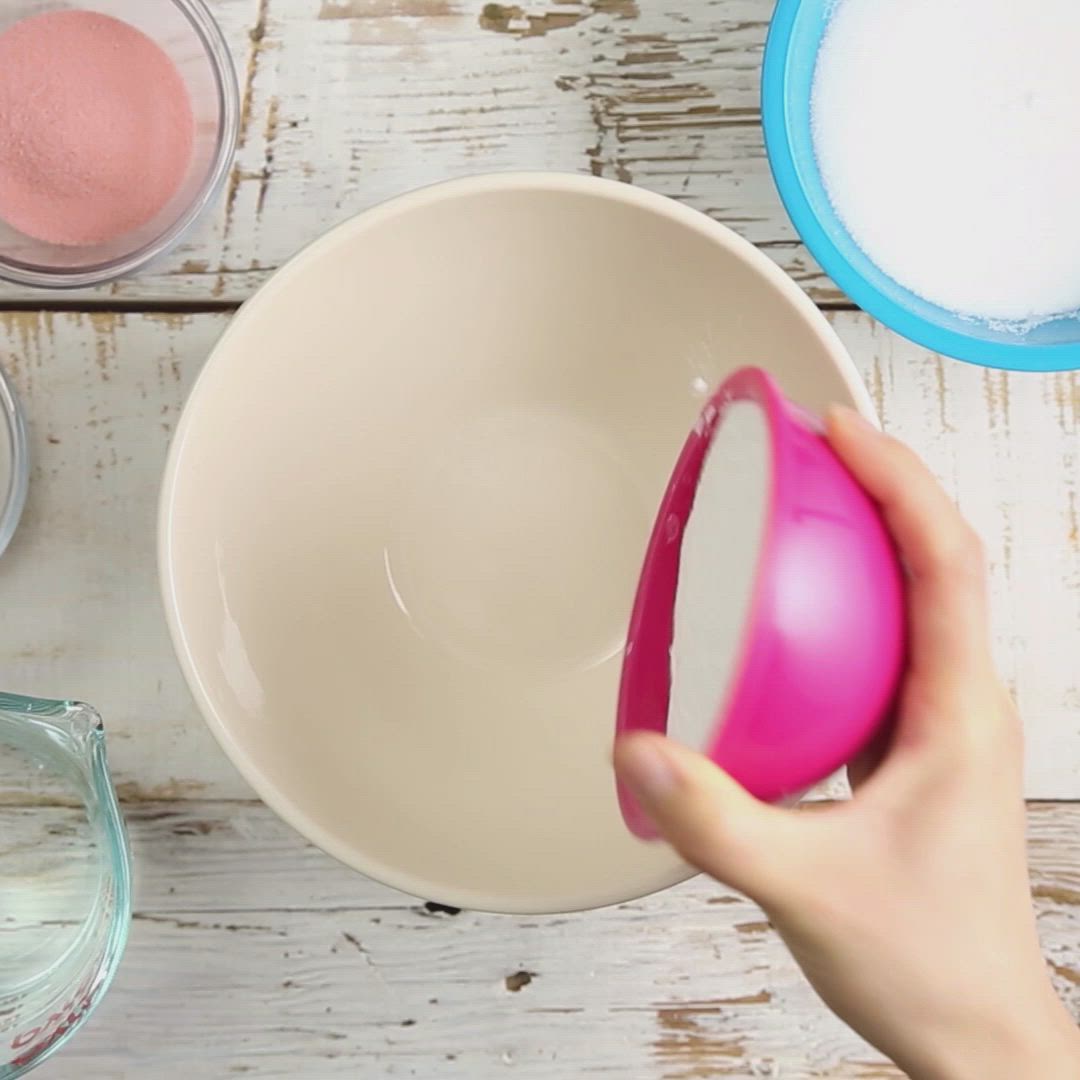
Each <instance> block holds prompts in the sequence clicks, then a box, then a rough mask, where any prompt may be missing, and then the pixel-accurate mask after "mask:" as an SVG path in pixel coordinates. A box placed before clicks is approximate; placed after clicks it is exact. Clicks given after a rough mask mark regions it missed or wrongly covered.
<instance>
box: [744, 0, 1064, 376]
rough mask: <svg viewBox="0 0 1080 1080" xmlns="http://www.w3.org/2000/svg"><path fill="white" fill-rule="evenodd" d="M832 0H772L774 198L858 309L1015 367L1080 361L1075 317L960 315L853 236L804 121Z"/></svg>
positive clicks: (901, 329) (930, 341)
mask: <svg viewBox="0 0 1080 1080" xmlns="http://www.w3.org/2000/svg"><path fill="white" fill-rule="evenodd" d="M835 8H836V0H779V3H778V4H777V5H776V11H775V13H774V15H773V19H772V24H771V26H770V28H769V37H768V41H767V43H766V46H765V60H764V67H763V72H762V102H761V110H762V122H763V124H764V127H765V146H766V150H767V152H768V157H769V165H770V167H771V168H772V173H773V178H774V179H775V181H776V186H777V188H778V190H779V192H780V198H781V199H782V200H783V202H784V206H785V207H786V209H787V212H788V215H789V216H790V217H791V220H792V223H793V224H794V226H795V229H796V231H797V232H798V234H799V235H800V236H801V237H802V239H803V242H804V243H805V244H806V246H807V247H808V248H809V249H810V253H811V254H812V255H813V256H814V258H815V259H817V261H818V262H819V263H820V264H821V266H822V267H823V268H824V270H825V272H826V273H827V274H828V275H829V276H830V277H831V278H832V279H833V281H835V282H836V284H837V285H839V286H840V288H841V289H843V290H844V292H846V293H847V294H848V296H850V297H851V299H852V300H854V301H855V303H856V304H858V305H859V307H861V308H863V309H864V310H865V311H868V312H869V313H870V314H871V315H873V316H874V317H875V318H877V319H879V320H880V321H881V322H883V323H885V325H886V326H889V327H890V328H892V329H893V330H895V331H896V332H897V333H899V334H903V335H904V337H906V338H909V339H910V340H912V341H914V342H916V343H917V344H919V345H922V346H924V347H925V348H928V349H931V350H933V351H934V352H938V353H943V354H944V355H946V356H951V357H954V358H955V359H958V360H967V361H969V362H971V363H975V364H981V365H983V366H984V367H994V368H1007V369H1011V370H1014V371H1066V370H1073V369H1076V368H1080V315H1069V316H1064V317H1061V318H1057V319H1053V320H1051V321H1049V322H1045V323H1042V324H1041V325H1039V326H1036V327H1034V328H1032V329H1030V330H1026V331H1018V330H1016V329H1013V328H1011V327H998V326H995V325H993V324H991V323H987V322H983V321H981V320H975V319H969V318H964V317H962V316H960V315H957V314H955V313H954V312H951V311H948V310H946V309H945V308H942V307H939V306H938V305H936V304H932V303H930V302H929V301H927V300H923V299H922V298H921V297H919V296H916V295H915V293H913V292H911V291H910V290H908V289H905V288H904V287H903V286H902V285H900V284H898V283H897V282H896V281H894V280H893V279H892V278H891V277H889V276H888V275H887V274H885V273H884V272H883V271H882V270H880V269H879V268H878V267H877V266H876V265H875V264H874V263H873V262H872V261H871V260H870V259H869V258H867V256H866V255H865V254H864V253H863V252H862V250H861V249H860V248H859V247H858V245H857V244H856V243H855V241H854V240H853V239H852V238H851V236H850V235H849V233H848V231H847V229H846V228H845V227H844V225H843V224H842V222H841V221H840V219H839V217H838V216H837V214H836V211H835V210H833V207H832V204H831V203H830V201H829V197H828V194H827V193H826V191H825V185H824V183H823V182H822V179H821V174H820V173H819V171H818V166H817V159H816V157H815V154H814V147H813V140H812V135H811V128H810V94H811V87H812V85H813V80H814V70H815V67H816V64H817V55H818V50H819V48H820V47H821V41H822V38H823V36H824V34H825V29H826V27H827V26H828V23H829V19H830V18H831V17H832V13H833V11H834V10H835ZM988 227H990V228H992V227H993V226H992V223H991V224H989V225H988Z"/></svg>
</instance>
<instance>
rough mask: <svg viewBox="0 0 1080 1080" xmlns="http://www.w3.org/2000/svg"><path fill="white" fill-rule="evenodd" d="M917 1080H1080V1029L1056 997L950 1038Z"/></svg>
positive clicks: (914, 1078)
mask: <svg viewBox="0 0 1080 1080" xmlns="http://www.w3.org/2000/svg"><path fill="white" fill-rule="evenodd" d="M910 1076H911V1077H912V1080H1028V1078H1035V1077H1038V1080H1080V1029H1078V1028H1077V1026H1076V1023H1075V1022H1074V1021H1073V1019H1072V1017H1071V1016H1070V1015H1069V1013H1068V1012H1067V1011H1066V1009H1065V1007H1064V1006H1063V1005H1062V1004H1061V1003H1060V1001H1059V1000H1058V999H1057V997H1056V996H1054V997H1053V1000H1052V1002H1050V1003H1047V1004H1046V1006H1045V1007H1044V1008H1043V1009H1042V1010H1040V1011H1036V1012H1032V1011H1030V1010H1029V1011H1027V1012H1026V1013H1024V1014H1020V1013H1016V1014H1013V1015H1011V1016H1009V1017H1008V1018H1007V1019H1006V1020H1004V1021H1003V1022H999V1023H996V1024H987V1025H985V1027H983V1028H982V1029H978V1028H972V1030H970V1031H969V1032H967V1033H965V1034H962V1035H959V1036H958V1037H956V1038H953V1039H950V1040H949V1041H948V1045H947V1046H943V1047H941V1048H940V1049H939V1051H938V1052H937V1053H936V1054H934V1060H933V1062H932V1063H931V1064H930V1065H929V1066H928V1067H927V1068H924V1069H915V1070H912V1071H911V1072H910Z"/></svg>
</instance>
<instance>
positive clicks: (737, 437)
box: [667, 401, 772, 749]
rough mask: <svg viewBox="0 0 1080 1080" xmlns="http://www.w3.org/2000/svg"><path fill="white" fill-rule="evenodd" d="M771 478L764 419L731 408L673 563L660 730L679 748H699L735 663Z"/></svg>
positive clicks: (751, 408)
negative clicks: (667, 690) (666, 689)
mask: <svg viewBox="0 0 1080 1080" xmlns="http://www.w3.org/2000/svg"><path fill="white" fill-rule="evenodd" d="M771 473H772V446H771V442H770V438H769V427H768V422H767V420H766V418H765V416H764V414H763V413H762V411H761V409H760V407H759V406H757V405H755V404H753V403H751V402H746V401H737V402H734V403H733V404H732V405H730V406H729V407H728V410H727V412H726V414H725V416H724V419H723V421H722V423H721V425H720V427H719V428H718V429H717V431H716V433H715V434H714V436H713V440H712V444H711V445H710V447H709V451H708V454H707V456H706V458H705V464H704V467H703V469H702V471H701V477H700V479H699V480H698V486H697V491H696V493H695V495H694V506H693V509H692V511H691V513H690V518H689V520H688V521H687V523H686V530H685V532H684V534H683V540H682V547H681V549H680V556H679V582H678V586H677V587H676V590H675V627H674V637H673V639H672V643H671V695H670V698H669V702H668V729H667V730H668V735H670V736H671V737H672V738H673V739H676V740H677V741H679V742H681V743H683V744H684V745H685V746H692V747H695V748H697V749H704V748H705V746H706V744H707V742H708V738H709V735H710V733H711V731H712V730H713V726H714V724H715V722H716V719H717V712H718V710H719V709H720V707H721V705H722V704H723V702H724V700H725V699H726V697H727V691H728V689H729V684H730V682H731V679H732V677H733V676H734V675H735V669H736V666H737V664H738V662H739V659H740V656H741V645H742V641H743V630H744V627H745V626H746V622H747V618H748V616H749V613H750V606H751V602H752V599H753V591H754V578H755V574H756V570H757V563H758V553H759V551H760V550H761V544H762V541H763V539H764V536H765V526H766V523H767V520H768V512H769V503H770V498H771V486H772V485H771Z"/></svg>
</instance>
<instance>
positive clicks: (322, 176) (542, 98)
mask: <svg viewBox="0 0 1080 1080" xmlns="http://www.w3.org/2000/svg"><path fill="white" fill-rule="evenodd" d="M212 6H213V8H214V12H215V14H216V15H217V17H218V18H219V20H220V22H221V24H222V26H223V29H224V30H225V33H226V35H227V37H228V40H229V42H230V46H231V49H232V53H233V56H234V58H235V60H236V64H237V67H238V69H239V78H240V83H241V88H242V91H243V102H244V103H243V130H242V134H241V145H240V148H239V153H238V156H237V160H236V167H235V168H234V170H233V171H232V175H231V178H230V181H229V184H228V186H227V189H226V191H225V193H224V196H223V197H222V199H221V201H220V203H219V204H218V205H217V207H216V208H215V209H214V211H213V212H212V213H211V214H210V215H209V216H208V217H207V219H206V220H205V221H203V222H202V223H201V225H200V226H199V227H198V229H197V231H196V232H195V233H194V234H193V235H192V236H191V237H190V238H189V239H188V240H187V242H186V243H184V244H183V245H182V246H181V247H180V248H178V249H177V250H176V251H175V252H173V253H172V254H171V255H169V256H167V257H166V258H164V259H162V260H161V261H160V262H158V263H157V264H155V265H154V266H153V267H151V268H149V269H148V271H146V272H145V273H143V274H140V275H139V276H138V277H137V278H135V279H134V280H131V281H125V282H121V283H117V284H116V285H113V286H107V287H104V288H102V289H100V290H98V291H96V292H84V293H76V294H74V297H76V298H78V297H81V298H92V299H95V300H108V301H112V302H116V301H133V300H139V301H143V302H156V301H170V302H174V301H177V300H185V301H190V302H194V303H200V302H202V303H212V302H220V301H240V300H243V299H245V298H246V297H247V296H248V295H250V293H251V292H252V290H253V289H254V288H256V287H257V286H258V285H259V284H260V283H261V282H262V281H264V280H265V279H266V277H267V275H268V274H269V273H270V272H271V271H272V270H273V269H275V268H276V267H277V266H280V265H281V263H282V262H283V261H284V260H285V259H286V258H288V256H289V255H291V254H292V253H293V252H294V251H296V250H297V249H298V248H300V247H302V246H304V245H305V244H307V243H309V242H310V241H311V240H313V239H314V238H315V237H316V236H318V235H319V234H320V233H322V232H323V231H325V230H326V229H327V228H329V227H330V226H331V225H333V224H335V223H337V222H339V221H341V220H343V219H345V218H347V217H349V216H351V215H352V214H354V213H356V212H358V211H360V210H363V209H365V208H366V207H369V206H371V205H373V204H375V203H377V202H380V201H382V200H384V199H386V198H388V197H390V196H392V195H395V194H398V193H400V192H403V191H406V190H409V189H412V188H415V187H418V186H422V185H425V184H430V183H433V182H436V181H438V180H443V179H447V178H450V177H456V176H463V175H467V174H471V173H479V172H491V171H506V170H517V169H557V170H565V171H569V172H586V173H594V174H596V175H600V176H609V177H613V178H616V179H619V180H625V181H633V182H634V183H636V184H640V185H642V186H644V187H647V188H652V189H654V190H656V191H660V192H663V193H664V194H667V195H671V196H672V197H674V198H677V199H679V200H681V201H684V202H687V203H688V204H690V205H691V206H694V207H697V208H698V209H700V210H703V211H705V212H707V213H709V214H711V215H712V216H714V217H716V218H717V219H719V220H721V221H724V222H726V223H727V224H729V225H731V226H732V227H733V228H735V229H737V230H739V231H740V232H741V233H743V234H744V235H745V236H747V237H749V238H750V239H751V240H753V241H754V242H755V243H757V244H759V245H760V246H761V247H762V248H763V249H764V250H766V251H767V252H768V253H769V254H770V255H771V256H772V257H773V258H775V259H776V260H777V261H778V262H779V263H780V265H782V266H783V267H784V268H785V269H786V270H787V271H788V272H789V273H791V274H792V275H794V276H795V277H796V278H797V279H798V280H799V281H801V282H803V283H804V284H805V285H806V286H807V288H809V289H810V291H811V292H812V294H813V295H814V296H816V297H817V298H819V299H822V300H837V299H839V294H838V293H837V292H836V290H835V289H834V287H833V286H832V285H831V284H830V283H829V282H828V281H827V280H826V279H825V278H824V276H823V275H822V274H821V272H820V270H819V269H818V268H817V267H816V265H815V264H814V263H813V261H812V260H811V259H810V257H809V256H808V254H807V252H806V249H805V248H804V247H803V246H802V244H801V243H800V242H799V240H798V238H797V236H796V235H795V233H794V231H793V230H792V227H791V225H790V223H789V222H788V219H787V217H786V215H785V214H784V211H783V209H782V207H781V206H780V203H779V200H778V198H777V196H776V194H775V192H774V190H773V186H772V181H771V179H770V176H769V170H768V166H767V163H766V159H765V152H764V145H763V142H762V135H761V129H760V126H759V124H758V79H759V67H760V62H761V52H762V47H763V43H764V40H765V32H766V27H767V23H768V19H769V17H770V15H771V12H772V0H696V2H695V3H694V4H693V5H691V6H690V7H687V8H686V9H685V10H684V9H683V8H680V7H678V6H675V7H672V6H671V5H663V4H652V3H644V2H641V3H638V2H634V0H571V2H568V3H555V2H552V0H540V2H527V3H523V4H521V5H501V4H492V3H488V4H483V3H481V2H479V0H216V2H215V3H214V4H213V5H212ZM32 295H34V294H28V293H27V292H26V291H25V290H19V289H16V288H13V287H0V300H8V301H11V300H14V299H16V298H18V297H27V296H32ZM38 298H40V295H38ZM71 298H72V296H71V294H68V296H67V299H71Z"/></svg>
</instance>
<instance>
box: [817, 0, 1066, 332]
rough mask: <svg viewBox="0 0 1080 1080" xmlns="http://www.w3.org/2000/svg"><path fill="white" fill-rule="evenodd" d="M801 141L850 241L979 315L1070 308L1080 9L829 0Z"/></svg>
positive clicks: (964, 0) (963, 1)
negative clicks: (809, 148) (831, 9)
mask: <svg viewBox="0 0 1080 1080" xmlns="http://www.w3.org/2000/svg"><path fill="white" fill-rule="evenodd" d="M811 107H812V124H813V138H814V148H815V152H816V156H817V160H818V166H819V169H820V171H821V175H822V179H823V181H824V184H825V188H826V191H827V192H828V194H829V198H830V200H831V201H832V204H833V207H834V209H835V210H836V212H837V214H838V216H839V217H840V219H841V220H842V221H843V223H844V225H845V226H846V228H847V229H848V231H849V233H850V234H851V237H852V239H853V240H854V241H855V242H856V243H857V244H858V245H859V247H860V248H862V250H863V251H864V252H865V253H866V254H867V256H869V258H870V259H871V260H872V261H873V262H874V263H876V264H877V266H878V267H879V268H880V269H881V270H883V271H884V272H885V273H886V274H888V275H889V276H890V277H892V278H893V279H894V280H895V281H897V282H899V283H900V284H901V285H903V286H905V287H906V288H908V289H909V290H911V291H912V292H914V293H916V294H918V295H919V296H921V297H923V298H924V299H926V300H929V301H931V302H932V303H935V304H938V305H940V306H941V307H944V308H947V309H949V310H951V311H954V312H957V313H959V314H961V315H967V316H972V317H974V318H978V319H983V320H989V321H992V322H1006V323H1008V322H1019V323H1033V322H1038V321H1044V320H1045V319H1047V318H1049V317H1051V316H1054V315H1060V314H1066V313H1071V312H1074V311H1076V310H1077V309H1080V0H840V2H839V3H838V5H837V8H836V11H835V13H834V15H833V17H832V20H831V22H830V24H829V27H828V28H827V30H826V34H825V39H824V42H823V44H822V47H821V51H820V54H819V56H818V61H817V69H816V72H815V76H814V85H813V95H812V106H811Z"/></svg>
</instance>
